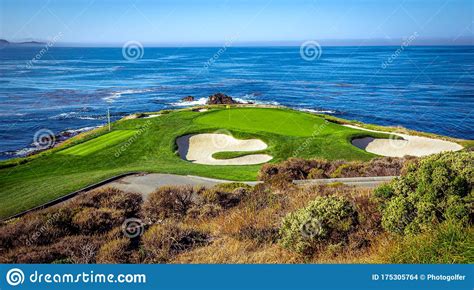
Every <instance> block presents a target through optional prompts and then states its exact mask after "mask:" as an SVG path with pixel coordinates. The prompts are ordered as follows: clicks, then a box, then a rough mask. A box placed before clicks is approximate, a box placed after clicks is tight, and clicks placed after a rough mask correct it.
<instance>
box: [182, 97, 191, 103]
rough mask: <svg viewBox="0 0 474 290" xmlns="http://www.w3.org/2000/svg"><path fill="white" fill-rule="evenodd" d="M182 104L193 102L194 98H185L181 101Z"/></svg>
mask: <svg viewBox="0 0 474 290" xmlns="http://www.w3.org/2000/svg"><path fill="white" fill-rule="evenodd" d="M181 101H182V102H193V101H194V97H193V96H187V97H184V98H182V99H181Z"/></svg>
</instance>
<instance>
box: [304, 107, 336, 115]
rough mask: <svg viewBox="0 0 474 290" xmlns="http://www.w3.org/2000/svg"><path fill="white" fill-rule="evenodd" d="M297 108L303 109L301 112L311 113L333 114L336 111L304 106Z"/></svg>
mask: <svg viewBox="0 0 474 290" xmlns="http://www.w3.org/2000/svg"><path fill="white" fill-rule="evenodd" d="M298 110H299V111H303V112H308V113H313V114H335V113H336V111H332V110H315V109H306V108H303V109H298Z"/></svg>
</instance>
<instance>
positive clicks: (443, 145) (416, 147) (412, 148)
mask: <svg viewBox="0 0 474 290" xmlns="http://www.w3.org/2000/svg"><path fill="white" fill-rule="evenodd" d="M344 126H346V127H350V128H353V129H358V130H364V131H369V132H377V133H385V134H389V135H391V136H399V137H402V138H403V140H397V139H395V138H389V139H374V138H372V137H365V138H358V139H354V140H352V144H353V145H354V146H356V147H358V148H360V149H363V150H365V151H367V152H370V153H374V154H378V155H382V156H390V157H403V156H405V155H411V156H418V157H420V156H426V155H431V154H436V153H440V152H444V151H458V150H461V149H462V148H463V147H462V146H461V145H459V144H457V143H454V142H450V141H445V140H440V139H433V138H428V137H421V136H412V135H407V134H403V133H398V132H396V133H391V132H382V131H375V130H369V129H365V128H361V127H358V126H353V125H344Z"/></svg>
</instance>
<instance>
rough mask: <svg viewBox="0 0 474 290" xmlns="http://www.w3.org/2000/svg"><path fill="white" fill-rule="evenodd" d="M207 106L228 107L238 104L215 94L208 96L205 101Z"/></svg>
mask: <svg viewBox="0 0 474 290" xmlns="http://www.w3.org/2000/svg"><path fill="white" fill-rule="evenodd" d="M207 104H208V105H222V104H224V105H230V104H240V102H237V101H235V100H234V99H232V97H230V96H228V95H226V94H223V93H217V94H214V95H212V96H209V98H208V99H207Z"/></svg>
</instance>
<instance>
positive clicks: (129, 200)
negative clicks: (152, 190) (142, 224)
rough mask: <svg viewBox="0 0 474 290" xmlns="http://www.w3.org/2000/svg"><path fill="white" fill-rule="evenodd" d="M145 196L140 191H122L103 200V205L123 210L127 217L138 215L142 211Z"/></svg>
mask: <svg viewBox="0 0 474 290" xmlns="http://www.w3.org/2000/svg"><path fill="white" fill-rule="evenodd" d="M142 202H143V198H142V196H141V194H139V193H131V192H121V193H120V194H115V195H112V196H111V197H110V199H107V200H105V201H103V202H102V207H107V208H112V209H117V210H121V211H123V212H124V214H125V216H126V217H132V216H136V215H137V214H138V212H140V209H141V206H142Z"/></svg>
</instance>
